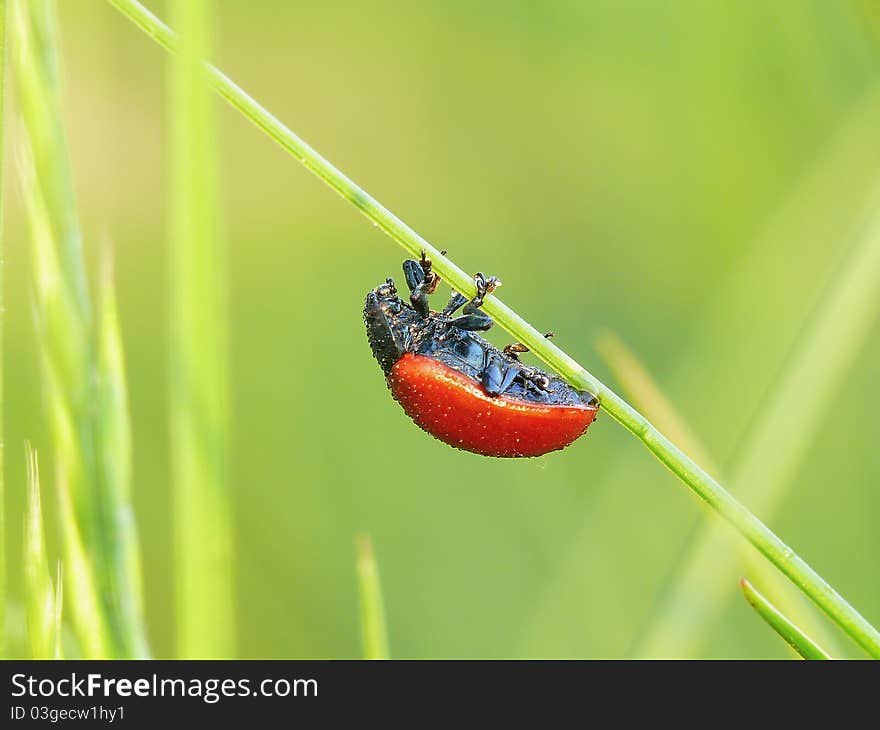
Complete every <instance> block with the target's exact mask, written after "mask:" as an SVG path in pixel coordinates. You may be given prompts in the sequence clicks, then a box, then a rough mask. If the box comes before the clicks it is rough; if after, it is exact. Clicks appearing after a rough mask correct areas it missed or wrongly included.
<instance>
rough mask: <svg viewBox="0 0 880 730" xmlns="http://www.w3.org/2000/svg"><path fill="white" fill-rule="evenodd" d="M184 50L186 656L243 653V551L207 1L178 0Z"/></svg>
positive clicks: (177, 64)
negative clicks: (208, 79)
mask: <svg viewBox="0 0 880 730" xmlns="http://www.w3.org/2000/svg"><path fill="white" fill-rule="evenodd" d="M172 9H173V12H174V14H175V17H176V18H177V19H178V21H179V26H180V28H181V33H182V38H183V39H184V41H183V43H181V53H180V55H178V56H177V57H176V58H175V59H174V60H173V62H172V64H171V66H170V74H171V76H170V89H171V94H170V99H169V123H170V128H171V145H170V150H169V152H170V157H169V166H170V169H171V190H170V198H169V207H170V211H171V252H170V253H171V264H170V265H171V348H170V352H171V369H170V374H171V392H170V404H171V436H172V442H171V455H172V493H173V494H174V527H175V535H176V549H175V554H176V555H177V565H176V568H177V570H176V588H177V594H176V595H177V645H178V653H179V655H180V656H182V657H196V658H204V657H229V656H232V655H233V653H234V651H235V608H234V605H235V604H234V596H235V588H234V581H233V574H234V573H233V570H234V564H235V560H234V558H235V549H234V539H233V520H232V507H231V496H230V493H229V485H228V483H227V474H226V448H227V442H228V420H229V419H228V416H227V404H228V393H227V391H228V383H227V372H226V370H227V365H226V362H227V346H226V330H227V327H226V313H225V301H224V299H225V296H224V294H225V292H224V288H223V287H224V282H225V266H224V253H223V248H222V246H221V242H220V236H219V225H218V220H219V218H220V211H219V205H218V201H217V183H216V180H217V177H218V176H217V163H216V152H217V150H216V134H215V128H216V124H215V120H214V117H215V109H214V105H215V99H214V98H213V96H212V95H211V92H210V89H209V88H208V87H207V85H206V84H205V83H204V81H203V78H202V75H203V70H202V61H201V59H202V58H204V56H205V55H206V54H207V53H208V52H209V49H210V13H209V9H210V5H209V2H208V0H176V2H174V3H172Z"/></svg>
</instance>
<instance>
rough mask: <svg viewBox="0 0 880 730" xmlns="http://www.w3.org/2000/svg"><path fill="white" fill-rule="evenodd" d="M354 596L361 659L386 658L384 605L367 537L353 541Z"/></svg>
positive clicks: (373, 555) (376, 566) (371, 549)
mask: <svg viewBox="0 0 880 730" xmlns="http://www.w3.org/2000/svg"><path fill="white" fill-rule="evenodd" d="M355 562H356V567H357V578H358V596H359V598H360V606H361V641H362V644H363V650H364V659H389V658H390V657H391V654H390V652H389V650H388V632H387V629H386V625H385V606H384V603H383V601H382V583H381V581H380V580H379V566H378V564H377V563H376V555H375V553H374V552H373V542H372V541H371V540H370V538H369V536H368V535H361V536H360V537H358V540H357V559H356V561H355Z"/></svg>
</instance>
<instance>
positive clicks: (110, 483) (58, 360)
mask: <svg viewBox="0 0 880 730" xmlns="http://www.w3.org/2000/svg"><path fill="white" fill-rule="evenodd" d="M13 18H14V22H13V28H14V33H15V48H16V54H15V66H16V71H17V78H18V85H17V91H18V101H19V107H20V109H21V115H22V119H23V121H24V129H25V135H24V138H23V139H22V140H21V164H20V165H19V167H20V177H21V180H22V186H21V187H22V197H23V199H24V203H25V206H26V210H27V218H28V223H29V226H30V238H31V252H32V268H33V288H34V296H35V300H36V304H35V320H36V325H37V330H38V341H39V344H40V359H41V363H42V367H41V369H40V373H41V375H42V379H41V385H42V390H43V401H44V405H45V414H46V418H47V420H48V422H49V426H50V429H49V430H50V432H51V434H52V442H53V447H54V448H53V452H54V453H53V456H54V463H55V479H56V486H57V495H58V511H59V521H60V525H61V531H62V543H63V554H64V562H65V564H66V566H67V570H66V571H65V574H66V579H67V581H68V590H67V592H66V595H67V596H68V605H69V606H70V609H71V610H70V613H71V615H72V618H73V622H74V625H75V627H76V629H77V638H78V640H79V644H80V650H81V651H82V653H83V654H84V655H85V656H89V657H130V656H141V655H143V654H144V653H145V651H146V647H145V640H144V628H143V625H142V621H141V617H140V609H139V608H137V604H138V603H139V601H140V591H139V586H138V585H137V572H136V571H135V572H132V569H131V568H132V565H133V563H135V562H136V561H137V557H136V556H137V548H136V543H135V542H134V541H135V533H134V532H133V531H132V530H131V529H130V528H131V522H132V520H131V506H130V503H129V496H128V485H127V484H126V483H125V481H126V480H128V479H129V478H130V464H129V461H130V453H129V450H128V449H127V448H126V445H127V441H126V438H127V437H126V436H125V433H126V432H127V428H128V424H127V419H128V414H127V410H126V405H125V398H124V379H123V378H122V375H121V368H122V358H121V352H120V349H119V344H118V343H119V339H118V337H119V335H118V331H117V330H116V323H115V313H114V309H113V306H114V305H113V298H112V296H108V295H106V291H107V289H106V287H105V296H104V298H103V302H102V304H103V305H104V308H103V309H102V310H101V311H100V312H99V326H98V328H97V330H96V329H95V326H94V322H93V313H92V306H91V303H90V300H89V295H88V286H87V282H86V273H85V261H84V259H83V252H82V244H81V234H80V230H79V224H78V220H77V214H76V206H75V203H74V198H73V188H72V182H71V179H70V172H69V169H68V161H67V150H66V143H65V135H64V129H63V122H62V113H61V104H60V100H59V87H58V62H57V56H56V49H57V40H56V33H55V27H54V24H55V17H54V5H53V4H52V3H51V2H50V1H49V0H34V2H22V1H17V2H15V4H14V12H13ZM120 389H121V391H122V392H120Z"/></svg>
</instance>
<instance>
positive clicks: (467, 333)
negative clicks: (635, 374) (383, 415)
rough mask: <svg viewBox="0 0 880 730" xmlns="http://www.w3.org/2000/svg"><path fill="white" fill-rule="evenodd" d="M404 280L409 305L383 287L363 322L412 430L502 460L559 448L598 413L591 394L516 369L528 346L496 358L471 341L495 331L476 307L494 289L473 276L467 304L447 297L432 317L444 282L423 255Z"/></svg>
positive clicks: (371, 298) (406, 265) (492, 282)
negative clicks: (431, 300) (434, 297)
mask: <svg viewBox="0 0 880 730" xmlns="http://www.w3.org/2000/svg"><path fill="white" fill-rule="evenodd" d="M403 272H404V275H405V276H406V283H407V286H408V287H409V290H410V296H409V303H406V302H404V301H403V300H402V299H401V298H400V297H399V296H398V294H397V289H396V287H395V286H394V281H393V280H392V279H386V280H385V283H384V284H381V285H379V286H377V287H376V288H375V289H373V291H371V292H370V293H369V294H367V301H366V304H365V305H364V322H365V323H366V325H367V337H368V338H369V340H370V347H371V348H372V350H373V355H375V357H376V359H377V360H378V361H379V365H381V366H382V370H383V371H384V372H385V376H386V379H387V381H388V387H389V388H390V389H391V393H392V395H393V396H394V398H395V400H397V401H398V402H399V403H400V405H401V406H403V409H404V410H405V411H406V413H407V414H408V415H409V416H410V418H412V419H413V421H415V422H416V424H417V425H418V426H420V427H421V428H422V429H424V430H425V431H427V432H428V433H430V434H431V435H432V436H434V437H436V438H438V439H440V440H441V441H445V442H446V443H447V444H450V445H451V446H454V447H456V448H459V449H464V450H466V451H473V452H474V453H477V454H484V455H486V456H505V457H513V456H540V455H541V454H546V453H547V452H548V451H556V450H557V449H564V448H565V447H566V446H568V445H569V444H570V443H571V442H572V441H574V440H575V439H576V438H578V437H579V436H581V435H582V434H583V433H584V431H586V430H587V427H588V426H589V425H590V424H591V423H592V422H593V420H594V419H595V417H596V412H597V411H598V410H599V403H598V401H597V400H596V397H595V396H594V395H593V394H592V393H588V392H586V391H582V390H577V389H575V388H573V387H572V386H570V385H569V384H568V383H566V382H565V381H564V380H562V379H561V378H559V377H558V376H556V375H552V374H550V373H546V372H544V371H542V370H539V369H538V368H534V367H529V366H527V365H525V364H523V363H521V362H520V360H519V357H518V354H519V353H521V352H528V348H527V347H525V345H522V344H519V343H517V344H514V345H508V346H507V347H505V348H504V349H503V350H499V349H497V348H496V347H494V346H493V345H491V344H490V343H489V342H487V341H486V340H484V339H483V338H482V337H480V336H479V335H478V334H476V332H478V331H485V330H488V329H489V328H490V327H491V326H492V319H491V318H490V317H489V315H487V314H485V313H484V312H482V311H481V310H480V307H481V306H482V304H483V299H484V298H485V297H486V295H488V294H490V293H491V292H492V291H493V290H494V289H495V287H497V286H498V285H500V283H501V282H500V281H498V280H497V279H496V278H495V277H489V278H487V277H485V276H483V274H480V273H478V274H476V275H475V276H474V283H475V284H476V287H477V293H476V295H475V296H474V297H473V298H472V299H470V300H468V298H467V297H465V296H463V295H462V294H459V293H458V292H453V293H452V296H451V297H450V299H449V303H448V304H447V305H446V307H444V309H443V310H442V311H440V312H432V311H431V309H430V308H429V306H428V295H430V294H433V293H434V291H435V290H436V288H437V284H438V283H439V282H440V277H439V276H437V274H435V273H434V272H433V271H432V270H431V260H430V259H428V258H427V257H426V256H425V253H424V252H422V257H421V259H420V260H419V261H414V260H407V261H404V262H403ZM462 307H464V308H463V309H462ZM459 310H461V312H460V313H459V314H456V313H457V312H459ZM547 336H548V337H550V336H552V333H548V334H547Z"/></svg>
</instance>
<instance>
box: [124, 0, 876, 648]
mask: <svg viewBox="0 0 880 730" xmlns="http://www.w3.org/2000/svg"><path fill="white" fill-rule="evenodd" d="M109 2H111V3H112V4H113V5H114V6H115V7H116V8H118V9H119V10H120V11H121V12H122V13H123V14H125V15H126V16H127V17H128V18H129V19H130V20H132V21H133V22H134V23H135V24H136V25H138V27H140V28H141V29H142V30H143V31H144V32H146V33H147V34H148V35H150V36H151V37H152V38H153V39H154V40H156V41H157V42H158V43H160V44H161V45H162V46H164V47H165V48H167V49H169V50H172V51H174V50H176V49H177V45H178V43H177V38H176V36H175V34H174V32H173V31H172V30H171V29H170V28H169V27H168V26H166V25H165V24H164V23H162V21H160V20H159V19H158V18H157V17H156V16H155V15H153V14H152V13H151V12H150V11H149V10H147V9H146V8H145V7H144V6H143V5H141V4H140V3H138V2H137V0H109ZM207 71H208V75H209V80H210V83H211V84H212V85H213V86H214V88H215V89H216V91H217V92H218V93H219V94H220V95H221V96H223V98H225V99H226V100H227V101H228V102H229V103H230V104H231V105H232V106H233V107H235V108H236V109H238V110H239V111H240V112H241V113H242V114H244V115H245V116H246V117H247V118H248V119H250V120H251V121H252V122H253V123H254V124H255V125H256V126H257V127H259V128H260V129H262V130H263V131H264V132H265V133H266V134H268V135H269V136H270V137H271V138H272V139H274V140H275V141H276V142H277V143H278V144H280V145H281V146H282V147H283V148H284V149H285V150H287V151H288V152H289V153H290V154H291V155H293V156H294V157H295V158H296V159H298V160H299V161H300V162H302V164H303V165H305V166H306V167H307V168H308V169H309V170H311V171H312V172H314V173H315V174H316V175H317V176H318V177H320V178H321V179H322V180H323V181H324V182H325V183H327V184H328V185H329V186H330V187H331V188H333V189H334V190H336V192H338V193H339V194H340V195H342V196H343V197H344V198H346V199H347V200H349V201H350V202H351V203H353V204H354V205H355V206H356V207H357V208H358V209H359V210H360V211H361V212H362V213H363V214H364V215H366V216H367V217H368V218H369V219H370V220H372V221H373V222H374V223H375V224H376V226H378V227H379V228H381V229H382V230H383V231H385V232H386V233H387V234H388V235H389V236H391V237H392V238H393V239H394V240H395V241H397V242H398V243H399V244H400V245H401V246H402V247H403V248H404V249H405V250H406V251H408V252H409V253H410V254H411V255H413V256H418V254H419V252H420V251H421V250H424V251H425V252H426V253H427V254H428V255H429V256H430V257H431V259H432V260H433V261H434V269H435V270H436V271H437V273H439V274H440V276H441V277H442V278H444V279H445V280H446V281H447V282H448V283H449V284H450V285H451V286H452V287H453V288H455V289H456V290H458V291H460V292H462V293H472V292H473V291H474V286H473V282H472V281H471V277H470V276H468V275H467V274H466V273H465V272H464V271H462V270H461V269H460V268H459V267H457V266H456V265H455V264H454V263H452V261H450V260H449V259H448V258H446V257H445V256H442V255H441V254H440V251H439V250H438V249H436V248H435V247H434V246H432V245H431V244H430V243H428V242H427V241H426V240H425V239H424V238H422V237H421V236H420V235H419V234H417V233H416V232H415V231H414V230H413V229H412V228H410V227H409V226H407V225H406V224H405V223H404V222H403V221H402V220H400V219H399V218H398V217H397V216H395V215H394V214H393V213H392V212H391V211H389V210H388V209H387V208H385V207H384V206H382V205H381V204H380V203H379V202H378V201H376V200H375V199H374V198H372V197H371V196H370V195H369V194H368V193H367V192H366V191H365V190H364V189H363V188H361V187H359V186H358V185H356V184H355V183H354V182H353V181H352V180H350V179H349V178H348V177H346V176H345V175H344V174H343V173H342V172H341V171H340V170H338V169H337V168H336V167H334V166H333V165H332V164H331V163H330V162H329V161H327V160H326V159H324V158H323V157H322V156H321V155H320V154H318V152H317V151H315V150H314V149H312V148H311V147H310V146H309V145H307V144H306V143H305V142H304V141H303V140H301V139H300V138H299V137H298V136H297V135H296V134H294V132H293V131H292V130H291V129H289V128H288V127H287V126H285V125H284V124H283V123H282V122H281V121H280V120H279V119H277V118H276V117H275V116H274V115H272V114H271V113H270V112H269V111H268V110H266V109H265V108H264V107H263V106H261V105H260V104H258V103H257V101H256V100H255V99H253V98H252V97H251V96H249V95H248V94H247V93H246V92H245V91H244V90H242V89H241V88H239V87H238V86H237V85H236V84H235V83H234V82H233V81H231V80H230V79H229V77H227V76H226V75H225V74H223V73H222V72H221V71H219V70H218V69H216V68H214V67H213V66H207ZM484 309H485V311H486V312H487V313H488V314H490V315H492V316H493V317H494V319H495V321H496V322H497V323H498V324H499V325H500V326H501V327H503V328H504V329H505V330H507V331H508V332H509V333H511V334H512V335H513V336H514V337H515V338H516V339H517V340H518V341H519V342H522V343H523V344H525V345H526V346H527V347H529V348H530V349H531V351H532V352H533V353H535V354H536V355H537V356H538V357H540V358H541V359H542V360H544V362H546V363H547V364H548V365H550V366H551V367H553V368H554V369H555V370H556V371H557V372H559V373H560V374H561V375H562V376H563V377H565V378H566V379H567V380H568V381H569V382H570V383H571V384H573V385H575V386H577V387H579V388H584V389H587V390H589V391H591V392H593V393H595V394H596V395H597V396H598V398H599V400H600V402H601V404H602V408H603V409H604V410H605V411H606V412H607V413H608V414H609V415H610V416H612V417H613V418H614V419H615V420H617V421H618V422H619V423H620V424H621V425H622V426H623V427H624V428H626V429H627V430H628V431H629V432H630V433H632V434H633V435H634V436H635V437H636V438H637V439H639V440H640V441H641V442H642V443H643V444H644V445H645V447H646V448H647V449H648V450H649V451H650V452H651V453H652V454H654V456H656V457H657V459H659V461H660V462H661V463H663V464H664V465H665V466H666V467H667V468H668V469H669V470H670V471H671V472H672V473H673V474H675V475H676V476H677V477H678V478H679V479H681V481H683V482H684V483H685V484H686V485H687V486H688V487H689V488H690V489H692V490H693V491H694V492H695V493H696V494H697V495H698V496H699V497H700V498H701V499H703V500H704V501H705V502H706V503H707V504H708V505H709V506H710V507H711V508H712V509H714V510H715V511H716V512H718V514H720V515H721V516H722V517H723V518H724V519H725V520H727V522H729V523H730V524H731V526H732V527H733V528H734V529H736V530H737V531H738V532H739V533H740V534H741V535H742V536H743V537H744V538H745V539H746V540H748V541H749V542H750V543H752V545H754V546H755V547H756V548H757V549H758V550H759V551H760V552H761V553H763V554H764V555H765V556H766V557H767V558H768V559H769V560H770V561H771V562H772V563H773V564H774V565H776V567H777V568H779V570H781V571H782V572H783V573H784V574H785V575H786V576H788V578H789V579H790V580H791V581H792V582H793V583H794V584H795V585H797V586H798V587H799V588H800V589H801V590H802V591H803V592H804V593H806V594H807V595H808V596H809V597H810V599H811V600H812V601H813V602H815V603H816V605H817V606H819V607H820V608H821V609H822V610H823V611H825V613H827V614H828V616H830V617H831V618H832V619H833V620H834V621H835V622H836V623H837V624H838V625H839V626H840V627H841V628H842V629H843V630H844V631H846V632H847V633H848V634H849V635H850V636H851V637H852V638H853V639H854V640H855V641H856V642H857V643H858V644H859V645H860V646H862V647H863V648H864V649H865V650H866V651H867V652H869V653H870V654H871V655H873V656H875V657H877V658H880V632H878V631H877V629H875V628H874V627H873V626H872V625H871V624H870V623H869V622H868V621H867V620H866V619H865V618H864V617H863V616H862V615H861V614H860V613H859V612H858V611H856V610H855V609H854V608H853V607H852V606H851V605H850V604H849V603H847V602H846V601H845V600H844V599H843V597H842V596H841V595H840V594H838V593H837V591H835V590H834V589H833V588H832V587H831V586H830V585H829V584H828V583H827V582H826V581H825V580H824V579H823V578H822V577H821V576H820V575H819V574H818V573H816V571H814V570H813V569H812V568H811V567H810V566H809V565H807V563H806V562H804V561H803V560H802V559H801V558H800V556H798V555H797V554H795V552H794V551H793V550H792V549H791V548H790V547H788V545H786V544H785V543H784V542H783V541H782V540H780V539H779V538H778V537H777V536H776V534H774V533H773V531H772V530H770V529H769V528H768V527H767V526H766V525H764V523H762V522H761V521H760V520H759V519H758V518H757V517H755V515H753V514H752V513H751V512H750V511H749V510H748V509H746V508H745V507H744V506H743V505H742V504H740V503H739V502H738V501H737V500H736V499H735V498H734V497H733V496H732V495H731V494H730V493H729V492H727V490H725V489H724V488H723V487H722V486H721V485H720V484H719V483H718V482H717V481H715V480H714V479H713V478H712V477H711V476H710V475H709V474H707V473H706V472H705V471H704V470H703V469H701V468H700V467H699V466H698V465H697V464H696V462H694V460H693V459H691V458H690V457H689V456H687V455H686V454H685V453H684V452H682V451H681V450H680V449H679V448H678V447H677V446H676V445H675V444H673V443H672V442H671V441H670V440H669V439H668V438H667V437H666V436H664V435H663V434H662V433H660V432H659V431H658V430H657V429H656V428H655V427H654V426H653V425H652V424H651V423H650V422H649V421H648V420H647V419H646V418H645V417H644V416H643V415H642V414H641V413H639V412H638V411H636V410H635V409H634V408H633V407H632V406H630V405H629V404H628V403H627V402H626V401H625V400H623V398H621V397H620V396H618V395H617V394H616V393H615V392H614V391H612V390H611V389H610V388H608V386H606V385H605V384H604V383H602V382H601V381H600V380H599V379H598V378H596V377H595V376H594V375H592V374H591V373H589V372H588V371H587V370H586V369H585V368H583V367H582V366H581V365H579V364H578V363H577V362H576V361H575V360H573V359H572V358H571V357H569V356H568V355H567V354H566V353H565V352H563V351H562V350H561V349H559V348H558V347H557V346H556V345H554V344H553V343H552V342H550V341H549V340H547V339H545V338H544V336H543V334H542V333H541V332H539V331H538V330H537V329H535V328H534V327H533V326H532V325H530V324H529V323H528V322H526V321H525V320H524V319H523V318H522V317H520V316H519V315H518V314H517V313H516V312H514V311H513V310H512V309H510V307H508V306H506V305H505V304H503V303H502V302H501V301H500V300H499V299H498V298H497V297H496V296H494V295H491V296H489V297H487V298H486V301H485V305H484Z"/></svg>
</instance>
